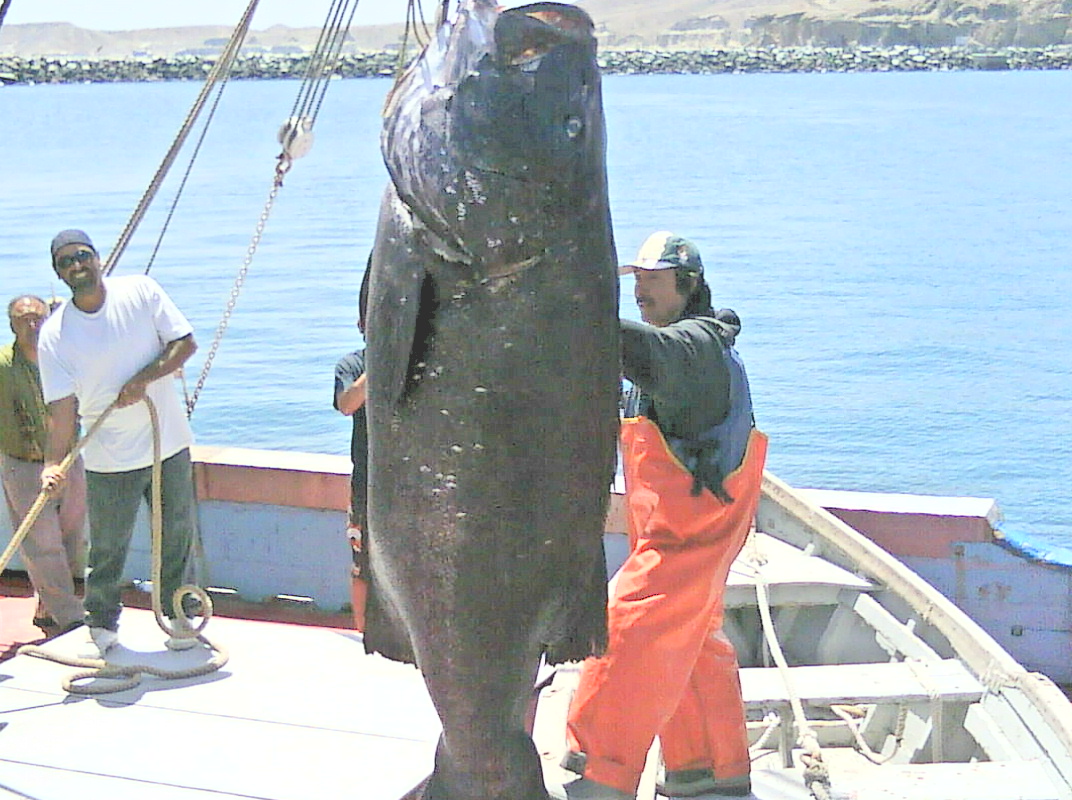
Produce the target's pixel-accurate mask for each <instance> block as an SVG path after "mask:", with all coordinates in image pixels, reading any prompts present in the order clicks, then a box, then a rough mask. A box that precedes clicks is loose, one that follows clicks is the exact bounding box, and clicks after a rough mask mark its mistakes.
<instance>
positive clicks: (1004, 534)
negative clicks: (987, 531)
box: [994, 525, 1072, 567]
mask: <svg viewBox="0 0 1072 800" xmlns="http://www.w3.org/2000/svg"><path fill="white" fill-rule="evenodd" d="M994 536H995V537H996V538H997V540H998V541H999V542H1000V543H1001V544H1003V545H1005V547H1007V548H1008V549H1009V550H1011V551H1013V552H1014V553H1018V554H1020V555H1022V556H1025V557H1026V558H1030V559H1032V560H1033V561H1040V562H1042V563H1043V564H1053V565H1055V566H1058V567H1072V548H1069V547H1061V546H1059V545H1055V544H1053V543H1052V542H1049V541H1047V540H1045V539H1043V538H1040V537H1038V536H1032V535H1031V534H1029V533H1023V532H1022V531H1017V530H1009V529H1007V528H1005V527H1003V526H1001V525H999V526H997V527H995V529H994Z"/></svg>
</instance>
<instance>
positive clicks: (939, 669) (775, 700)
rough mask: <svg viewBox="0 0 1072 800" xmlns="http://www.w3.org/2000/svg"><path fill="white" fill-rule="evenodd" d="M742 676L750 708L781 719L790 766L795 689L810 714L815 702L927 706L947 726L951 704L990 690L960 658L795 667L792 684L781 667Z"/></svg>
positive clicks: (976, 698)
mask: <svg viewBox="0 0 1072 800" xmlns="http://www.w3.org/2000/svg"><path fill="white" fill-rule="evenodd" d="M740 675H741V693H742V696H743V699H744V704H745V708H746V709H747V710H748V711H758V712H761V713H762V712H767V711H775V712H776V713H777V714H778V716H779V718H780V720H781V723H780V725H779V744H778V750H779V752H780V753H781V758H782V763H783V764H784V765H785V766H790V765H791V764H792V763H793V759H792V749H793V745H794V743H795V742H796V737H797V733H798V731H797V730H796V725H795V721H794V718H793V713H792V709H791V705H790V701H789V696H790V691H789V689H791V690H792V693H793V694H795V695H796V697H797V698H799V700H800V702H801V704H802V705H803V706H804V709H805V714H807V708H808V707H809V706H810V707H812V708H821V707H829V706H834V705H843V706H858V705H875V706H891V707H893V706H896V707H900V708H907V707H911V706H916V707H920V706H923V707H924V708H925V710H924V714H925V715H927V716H931V717H934V718H935V719H932V724H933V725H935V726H936V727H937V728H941V722H940V718H941V716H942V714H943V708H944V707H945V706H947V705H949V704H965V705H967V704H971V703H975V702H977V701H979V700H980V699H982V697H983V694H984V691H985V690H984V687H983V685H982V684H981V683H979V681H978V680H977V679H976V678H975V676H973V675H972V674H971V672H969V671H968V669H967V668H966V667H965V666H964V664H963V663H961V662H960V661H958V660H956V659H931V660H926V661H917V660H915V659H911V660H908V661H891V662H885V663H867V664H825V665H818V666H814V665H812V666H800V667H789V669H788V682H789V688H787V686H786V679H785V678H784V677H783V676H782V673H781V671H780V670H779V669H778V668H777V667H744V668H742V669H741V670H740ZM938 736H939V738H941V736H942V734H941V733H939V734H938ZM938 746H939V747H940V746H941V745H940V744H939V745H938Z"/></svg>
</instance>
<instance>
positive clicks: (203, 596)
mask: <svg viewBox="0 0 1072 800" xmlns="http://www.w3.org/2000/svg"><path fill="white" fill-rule="evenodd" d="M144 399H145V404H146V406H147V407H148V409H149V420H150V422H151V424H152V428H153V471H152V504H151V505H152V526H151V527H152V580H153V591H152V595H151V597H152V606H153V613H154V614H155V616H156V623H157V625H159V626H160V629H161V630H162V631H164V632H165V633H167V634H168V635H169V636H171V637H173V638H178V639H197V640H198V641H199V642H201V643H202V644H204V645H205V646H206V647H208V648H209V649H210V650H212V651H213V653H214V655H213V656H212V657H211V658H209V659H208V661H206V662H204V663H203V664H198V665H197V666H195V667H187V668H185V669H174V670H170V669H162V668H160V667H153V666H149V665H141V664H132V665H127V666H125V665H119V664H109V663H108V661H106V660H105V659H103V658H77V657H71V656H64V655H60V654H58V653H54V652H52V651H50V650H47V649H45V648H43V647H38V646H36V645H24V646H23V647H20V648H19V650H18V653H19V655H27V656H33V657H35V658H43V659H46V660H48V661H55V662H57V663H59V664H66V665H67V666H69V667H82V668H84V669H83V670H82V671H81V672H75V673H73V674H71V675H68V676H67V677H66V678H64V680H63V684H62V685H63V690H64V691H65V692H68V693H70V694H83V695H97V694H108V693H110V692H122V691H125V690H127V689H131V688H133V687H135V686H137V685H138V684H139V683H140V682H141V676H142V675H152V676H155V677H157V678H163V679H165V680H180V679H182V678H196V677H200V676H202V675H208V674H210V673H212V672H215V671H216V670H218V669H220V668H221V667H222V666H223V665H224V664H226V663H227V661H228V658H229V656H228V654H227V651H226V650H224V649H223V648H221V647H219V646H218V645H216V644H213V643H212V642H211V641H209V640H208V639H207V638H206V637H205V636H204V634H203V633H202V631H203V630H204V628H205V626H206V625H207V624H208V621H209V620H210V619H211V618H212V598H211V597H209V595H208V593H207V592H205V590H204V589H202V588H200V587H199V586H194V585H192V584H185V585H183V586H180V587H179V588H178V589H176V590H175V594H174V596H173V597H172V600H171V602H172V608H173V609H174V613H175V614H176V615H177V616H176V617H175V618H174V622H175V623H176V627H174V628H172V627H171V626H169V625H168V624H167V622H166V620H165V617H164V613H163V610H162V607H161V604H160V578H161V571H162V568H163V565H162V561H163V558H162V549H163V538H164V524H163V506H164V504H163V497H162V494H161V492H162V483H163V481H162V479H161V478H162V459H161V457H160V421H159V419H158V417H157V414H156V406H154V405H153V401H152V400H150V399H149V398H148V396H146V397H145V398H144ZM115 408H116V406H115V403H112V405H110V406H108V408H107V409H105V411H104V413H103V414H101V416H100V417H98V418H97V421H96V422H95V423H93V427H92V428H90V430H89V432H88V433H87V434H86V435H85V436H83V437H82V438H81V439H80V440H79V441H78V443H77V444H76V445H75V446H74V447H73V448H72V449H71V452H70V453H68V455H67V457H66V458H65V459H64V460H63V461H62V462H61V464H60V469H61V471H62V472H63V474H64V475H66V474H67V470H68V469H70V466H71V464H72V463H73V462H74V459H75V458H77V457H78V453H79V452H80V451H81V449H82V448H83V447H84V446H85V443H86V441H87V440H88V439H89V438H90V437H91V436H92V435H93V434H94V433H96V432H97V430H98V429H99V428H100V426H101V423H102V422H104V420H105V418H106V417H107V416H108V415H109V414H110V413H111V412H112V411H114V410H115ZM50 498H51V493H50V492H49V491H48V490H42V491H41V494H39V495H38V497H37V500H35V501H34V504H33V505H32V506H31V507H30V510H29V511H28V512H27V514H26V518H25V519H24V520H23V523H22V525H20V526H19V530H18V531H17V532H16V534H15V536H14V537H12V544H16V546H17V544H18V543H21V541H22V539H23V538H25V536H26V532H28V531H29V529H30V528H31V527H33V524H34V523H35V522H36V521H37V517H38V516H39V515H40V513H41V509H43V508H44V506H45V504H46V503H47V502H48V500H49V499H50ZM8 550H11V545H10V544H9V545H8ZM4 556H6V557H7V558H10V556H9V555H8V553H7V551H5V553H4ZM6 563H7V561H6V559H5V560H0V571H2V569H3V566H4V565H6ZM187 595H190V596H194V597H196V598H197V599H198V600H199V601H200V603H201V622H200V624H199V625H197V626H196V627H195V626H194V625H193V621H192V620H191V619H189V618H188V617H187V616H186V615H185V612H183V610H182V599H183V598H184V597H186V596H187ZM85 680H93V681H94V682H93V683H90V684H83V683H81V681H85ZM102 681H107V682H102Z"/></svg>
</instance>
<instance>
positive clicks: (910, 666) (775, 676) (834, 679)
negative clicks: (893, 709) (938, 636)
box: [741, 658, 983, 709]
mask: <svg viewBox="0 0 1072 800" xmlns="http://www.w3.org/2000/svg"><path fill="white" fill-rule="evenodd" d="M789 681H790V684H791V687H792V689H793V691H794V692H795V693H796V695H797V697H799V698H800V700H801V702H802V703H803V704H804V705H805V706H808V705H813V706H829V705H854V704H868V703H876V704H881V703H924V702H929V701H930V700H931V699H932V698H934V699H941V700H942V701H944V702H960V703H972V702H975V701H977V700H979V699H981V698H982V696H983V685H982V684H981V683H979V681H978V680H976V678H975V677H974V676H973V675H972V674H971V673H970V672H969V671H968V669H967V668H966V667H965V666H964V665H963V664H962V663H961V662H960V661H958V660H956V659H952V658H950V659H940V660H937V661H893V662H888V663H882V664H824V665H821V666H805V667H790V668H789ZM741 692H742V694H743V695H744V702H745V707H746V708H749V709H763V708H766V707H769V706H772V705H784V704H785V703H786V697H787V696H788V695H787V692H786V686H785V681H784V680H783V678H782V675H781V672H780V671H779V670H778V669H777V668H776V667H743V668H742V669H741Z"/></svg>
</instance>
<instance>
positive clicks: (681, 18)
mask: <svg viewBox="0 0 1072 800" xmlns="http://www.w3.org/2000/svg"><path fill="white" fill-rule="evenodd" d="M578 5H580V6H581V7H582V8H584V9H585V10H587V11H588V13H589V14H591V16H592V18H593V19H594V20H596V23H597V25H598V26H599V32H600V38H601V41H602V43H603V45H604V46H605V47H615V48H623V47H638V48H647V47H660V48H670V49H674V48H689V49H711V48H719V47H740V46H745V45H750V46H759V45H773V46H782V47H789V46H800V45H816V46H823V45H826V46H835V47H843V46H861V45H880V46H888V45H899V44H907V45H920V46H943V45H955V44H969V45H970V44H977V45H980V46H985V47H1006V46H1019V47H1043V46H1047V45H1054V44H1072V24H1070V20H1072V0H657V1H655V2H653V1H652V0H581V2H579V3H578Z"/></svg>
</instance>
